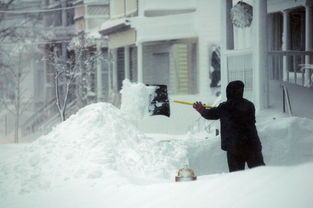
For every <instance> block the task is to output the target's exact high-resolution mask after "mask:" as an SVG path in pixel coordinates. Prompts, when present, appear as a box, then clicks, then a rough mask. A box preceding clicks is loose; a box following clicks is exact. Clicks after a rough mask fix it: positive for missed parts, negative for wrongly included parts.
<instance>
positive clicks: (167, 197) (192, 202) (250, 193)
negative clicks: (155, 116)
mask: <svg viewBox="0 0 313 208" xmlns="http://www.w3.org/2000/svg"><path fill="white" fill-rule="evenodd" d="M312 175H313V163H309V164H303V165H299V166H291V167H261V168H256V169H252V170H248V171H241V172H235V173H230V174H218V175H208V176H202V177H198V180H197V181H194V182H184V183H174V182H172V183H161V184H148V185H147V184H145V185H140V186H138V185H122V186H118V187H116V186H114V185H112V184H110V185H108V184H97V185H95V186H92V187H91V186H88V185H86V184H75V185H72V186H66V187H62V188H58V189H54V190H51V191H50V192H40V193H32V194H29V195H21V196H18V197H12V198H9V200H8V201H0V206H1V205H2V207H5V208H33V207H45V208H55V207H58V208H68V207H75V208H86V207H92V208H102V207H114V208H126V207H136V208H147V207H151V208H152V207H153V208H156V207H162V208H173V207H180V208H190V207H196V208H202V207H203V208H207V207H210V208H229V207H232V208H251V207H253V208H265V207H266V208H277V207H279V208H281V207H283V208H295V207H297V208H310V207H313V197H312V194H313V180H312ZM108 181H109V180H108ZM114 182H115V181H114ZM111 183H113V182H111Z"/></svg>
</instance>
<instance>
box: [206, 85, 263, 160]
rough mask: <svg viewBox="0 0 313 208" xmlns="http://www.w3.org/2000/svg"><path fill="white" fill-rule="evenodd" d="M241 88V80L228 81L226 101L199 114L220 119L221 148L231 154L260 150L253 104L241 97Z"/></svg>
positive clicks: (242, 87) (212, 118)
mask: <svg viewBox="0 0 313 208" xmlns="http://www.w3.org/2000/svg"><path fill="white" fill-rule="evenodd" d="M243 89H244V84H243V82H241V81H233V82H230V83H229V84H228V85H227V88H226V96H227V101H226V102H223V103H221V104H220V105H219V106H218V107H215V108H211V109H205V110H204V111H203V113H202V114H201V115H202V117H204V118H206V119H210V120H217V119H220V122H221V148H222V149H223V150H225V151H228V152H231V153H233V154H239V153H242V152H247V151H261V150H262V146H261V142H260V139H259V136H258V133H257V129H256V127H255V108H254V104H253V103H252V102H250V101H249V100H247V99H244V98H243Z"/></svg>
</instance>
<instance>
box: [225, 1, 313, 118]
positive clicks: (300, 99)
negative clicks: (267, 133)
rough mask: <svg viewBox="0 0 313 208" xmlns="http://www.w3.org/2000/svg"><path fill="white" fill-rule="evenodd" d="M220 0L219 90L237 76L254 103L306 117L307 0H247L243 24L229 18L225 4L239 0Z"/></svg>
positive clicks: (310, 42)
mask: <svg viewBox="0 0 313 208" xmlns="http://www.w3.org/2000/svg"><path fill="white" fill-rule="evenodd" d="M221 2H222V5H221V13H222V24H221V25H222V33H221V34H222V36H221V37H222V40H221V49H222V58H221V61H222V63H221V65H222V71H221V72H222V75H221V76H222V78H221V79H222V83H221V85H222V91H224V90H225V88H226V85H227V83H228V82H229V81H232V80H236V79H239V80H242V81H243V82H244V83H245V86H246V88H245V90H246V91H245V95H244V96H245V97H247V98H248V99H250V100H252V101H253V102H254V103H255V104H256V107H257V109H265V108H273V109H279V110H284V111H288V112H289V113H290V114H291V115H296V116H304V117H310V118H312V117H313V113H308V112H312V110H313V109H312V102H313V91H312V64H313V59H312V58H313V36H312V35H313V21H312V18H313V16H312V7H313V3H312V1H311V0H299V1H293V0H284V1H281V0H262V1H259V0H247V1H245V3H248V4H249V5H251V6H252V8H253V19H252V24H251V26H250V27H245V28H240V27H236V26H234V25H233V22H232V16H231V10H232V8H233V7H235V5H236V4H240V3H239V2H238V1H232V0H222V1H221ZM224 97H225V95H224Z"/></svg>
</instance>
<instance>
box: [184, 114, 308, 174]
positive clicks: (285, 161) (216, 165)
mask: <svg viewBox="0 0 313 208" xmlns="http://www.w3.org/2000/svg"><path fill="white" fill-rule="evenodd" d="M263 114H268V113H267V112H263V113H261V115H260V117H259V118H257V129H258V134H259V137H260V140H261V142H262V147H263V156H264V160H265V163H266V165H268V166H287V165H288V166H289V165H296V164H300V163H305V162H313V148H312V147H313V128H312V126H313V120H311V119H307V118H299V117H283V115H277V116H276V115H275V116H271V115H266V116H264V115H263ZM197 122H198V124H197V125H195V126H194V128H193V129H192V130H191V131H190V132H189V134H187V135H186V145H187V146H188V157H189V164H190V166H191V167H193V168H194V169H195V171H196V173H197V174H198V175H206V174H213V173H221V172H228V167H227V159H226V153H225V152H224V151H222V150H221V149H220V137H219V136H214V133H215V131H214V128H211V129H210V128H209V127H210V126H214V125H215V124H216V122H215V123H214V121H207V120H205V119H199V120H198V121H197ZM217 122H219V121H217Z"/></svg>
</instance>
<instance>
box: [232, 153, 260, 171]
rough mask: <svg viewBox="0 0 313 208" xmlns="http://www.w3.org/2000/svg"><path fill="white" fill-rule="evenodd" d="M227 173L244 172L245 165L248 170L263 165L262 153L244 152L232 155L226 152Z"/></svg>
mask: <svg viewBox="0 0 313 208" xmlns="http://www.w3.org/2000/svg"><path fill="white" fill-rule="evenodd" d="M227 162H228V168H229V172H233V171H238V170H244V169H245V164H246V163H247V165H248V167H249V168H254V167H257V166H262V165H265V163H264V161H263V155H262V152H245V153H240V154H232V153H230V152H227Z"/></svg>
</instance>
